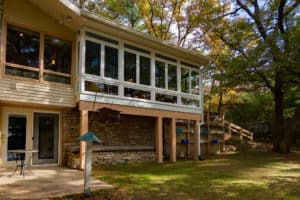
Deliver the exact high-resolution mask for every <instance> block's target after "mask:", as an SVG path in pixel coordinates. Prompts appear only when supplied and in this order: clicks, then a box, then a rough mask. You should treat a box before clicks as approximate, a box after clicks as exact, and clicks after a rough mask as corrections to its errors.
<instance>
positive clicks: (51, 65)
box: [44, 36, 72, 84]
mask: <svg viewBox="0 0 300 200" xmlns="http://www.w3.org/2000/svg"><path fill="white" fill-rule="evenodd" d="M44 45H45V51H44V69H45V73H44V80H46V81H52V82H57V83H65V84H70V83H71V79H70V76H69V74H70V73H71V52H72V44H71V42H69V41H65V40H61V39H58V38H55V37H50V36H45V43H44ZM53 72H59V73H60V74H56V73H53ZM64 75H65V76H64Z"/></svg>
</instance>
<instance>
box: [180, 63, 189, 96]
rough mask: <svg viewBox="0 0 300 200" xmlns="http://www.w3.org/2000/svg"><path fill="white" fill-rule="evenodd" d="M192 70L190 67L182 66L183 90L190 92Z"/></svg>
mask: <svg viewBox="0 0 300 200" xmlns="http://www.w3.org/2000/svg"><path fill="white" fill-rule="evenodd" d="M189 76H190V71H189V69H188V68H181V92H184V93H189V91H190V77H189Z"/></svg>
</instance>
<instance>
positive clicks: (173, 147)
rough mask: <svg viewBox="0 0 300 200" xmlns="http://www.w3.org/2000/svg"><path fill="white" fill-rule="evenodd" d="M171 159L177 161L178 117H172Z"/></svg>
mask: <svg viewBox="0 0 300 200" xmlns="http://www.w3.org/2000/svg"><path fill="white" fill-rule="evenodd" d="M170 161H171V162H176V119H175V118H171V129H170Z"/></svg>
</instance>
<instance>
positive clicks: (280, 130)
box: [273, 76, 290, 153]
mask: <svg viewBox="0 0 300 200" xmlns="http://www.w3.org/2000/svg"><path fill="white" fill-rule="evenodd" d="M278 79H279V78H278V76H277V77H276V80H275V91H274V93H273V94H274V101H275V113H274V124H273V151H274V152H278V153H288V152H289V151H290V138H289V134H288V133H287V132H285V127H284V116H283V110H284V96H283V91H282V85H281V81H280V80H278Z"/></svg>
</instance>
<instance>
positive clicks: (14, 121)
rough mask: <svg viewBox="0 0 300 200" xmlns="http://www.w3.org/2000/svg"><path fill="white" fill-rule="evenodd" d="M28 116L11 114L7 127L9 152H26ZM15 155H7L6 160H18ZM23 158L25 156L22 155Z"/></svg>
mask: <svg viewBox="0 0 300 200" xmlns="http://www.w3.org/2000/svg"><path fill="white" fill-rule="evenodd" d="M26 125H27V117H26V115H17V114H9V115H8V127H7V151H12V150H25V147H26ZM16 156H17V155H16V154H15V153H7V157H6V160H7V161H13V160H15V159H16ZM21 156H24V154H23V155H21Z"/></svg>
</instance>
